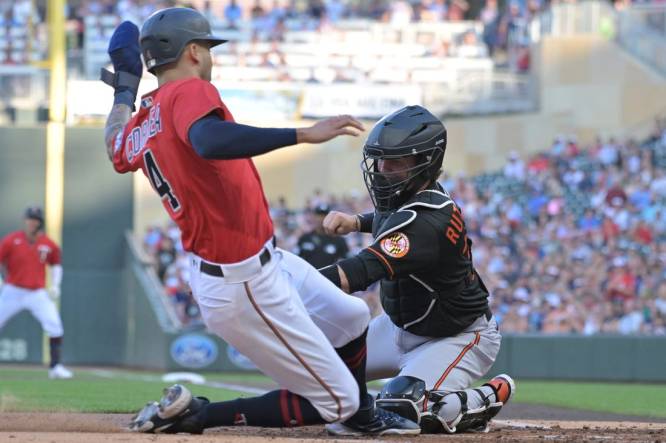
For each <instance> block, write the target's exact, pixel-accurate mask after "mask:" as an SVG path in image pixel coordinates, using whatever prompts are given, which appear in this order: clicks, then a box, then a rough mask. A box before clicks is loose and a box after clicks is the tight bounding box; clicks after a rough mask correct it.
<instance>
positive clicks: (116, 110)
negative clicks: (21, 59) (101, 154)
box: [104, 103, 132, 160]
mask: <svg viewBox="0 0 666 443" xmlns="http://www.w3.org/2000/svg"><path fill="white" fill-rule="evenodd" d="M131 117H132V109H131V108H130V107H129V106H127V105H125V104H122V103H118V104H116V105H113V108H111V112H110V113H109V117H108V118H107V119H106V126H105V128H104V142H105V144H106V154H107V155H108V156H109V160H112V159H113V148H114V145H115V141H116V137H117V136H118V133H119V132H120V131H122V130H123V129H124V128H125V125H126V124H127V122H128V121H129V120H130V118H131Z"/></svg>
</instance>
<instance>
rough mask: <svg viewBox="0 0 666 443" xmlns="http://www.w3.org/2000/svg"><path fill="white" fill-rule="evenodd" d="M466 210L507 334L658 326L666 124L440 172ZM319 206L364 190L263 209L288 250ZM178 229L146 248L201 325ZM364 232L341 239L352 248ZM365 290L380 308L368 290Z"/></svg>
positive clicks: (344, 204) (663, 308)
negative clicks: (641, 138)
mask: <svg viewBox="0 0 666 443" xmlns="http://www.w3.org/2000/svg"><path fill="white" fill-rule="evenodd" d="M441 183H442V185H443V186H444V187H445V189H447V190H448V191H449V192H450V194H451V195H452V197H453V198H454V199H455V200H456V202H457V204H458V205H460V206H461V208H462V211H463V214H464V216H465V220H466V224H467V230H468V235H469V237H470V238H471V239H472V240H473V242H474V246H473V249H472V251H473V254H474V263H475V266H476V267H477V269H478V270H479V273H480V275H481V276H482V278H483V279H484V280H485V283H486V285H487V286H488V288H489V289H490V291H491V306H492V309H493V311H494V313H495V316H496V317H497V319H498V322H499V323H500V326H501V328H502V331H504V332H515V333H543V334H557V333H578V334H588V335H589V334H598V333H619V334H658V335H665V334H666V120H663V121H658V124H657V129H656V130H655V132H654V134H653V136H652V137H651V138H650V139H649V140H648V141H646V142H643V143H640V144H639V143H637V142H635V141H633V140H627V141H624V142H619V141H617V140H615V139H613V138H610V139H607V140H602V139H599V140H597V142H596V143H595V144H593V145H592V146H588V147H585V148H583V147H581V146H579V145H578V143H577V142H576V141H575V139H573V138H566V137H560V138H558V139H556V140H555V141H554V142H553V143H552V145H551V146H550V148H549V149H548V150H547V151H545V152H542V153H539V154H537V155H533V156H531V157H530V158H528V159H526V161H523V160H522V159H521V158H520V156H519V155H517V154H516V153H512V154H511V155H510V156H509V158H508V159H507V162H506V165H505V167H504V168H503V170H502V171H498V172H494V173H489V174H482V175H478V176H475V177H464V176H458V177H455V178H452V177H448V176H446V175H444V176H443V177H442V179H441ZM322 203H325V204H328V205H329V206H330V207H332V208H334V209H337V210H341V211H345V212H349V213H358V212H365V211H368V210H371V209H372V205H371V203H370V201H369V199H368V198H367V196H366V193H365V192H363V193H362V194H358V195H347V196H344V197H336V196H334V195H325V194H324V193H322V192H321V191H315V192H314V193H313V195H312V196H311V197H310V198H309V199H308V201H307V202H306V205H305V208H306V209H305V210H300V211H294V210H292V209H291V208H289V207H288V205H287V203H286V201H285V199H280V200H279V201H277V202H275V204H273V205H272V209H271V212H272V216H273V219H274V221H275V233H276V238H277V239H278V244H279V246H281V247H283V248H285V249H288V250H295V248H296V245H297V241H298V238H299V237H300V236H301V235H302V234H303V233H305V232H308V231H310V230H311V229H312V220H314V217H312V216H311V212H312V211H310V210H309V209H308V208H315V207H317V206H318V205H320V204H322ZM178 239H179V233H178V229H177V228H176V227H175V226H169V227H167V228H166V229H165V228H161V227H152V228H150V229H149V230H148V232H147V233H146V235H145V238H144V241H145V245H146V248H148V251H149V252H151V253H152V254H153V255H154V256H155V257H156V262H157V263H158V267H157V269H158V273H159V275H160V277H161V278H162V279H163V281H164V283H165V287H166V289H167V292H168V293H169V294H170V295H171V296H172V297H173V301H174V304H175V305H176V306H178V312H179V313H180V315H181V318H183V319H184V321H185V323H190V324H191V323H192V322H195V323H196V322H199V320H198V317H197V309H196V303H194V301H193V300H192V299H191V296H190V295H189V291H188V289H187V283H186V281H187V271H186V270H187V263H186V259H185V257H184V255H183V254H182V251H181V250H180V246H179V240H178ZM370 240H371V239H370V236H368V235H362V234H353V235H349V236H348V237H347V241H348V245H349V249H350V252H351V253H354V252H356V251H358V250H359V249H361V248H363V247H364V246H366V245H367V244H368V242H369V241H370ZM363 297H364V298H365V300H366V301H367V302H368V303H369V305H370V306H371V309H372V310H373V312H374V313H377V312H378V311H379V309H381V308H380V306H379V303H378V300H377V292H376V290H372V291H369V292H368V293H367V294H364V295H363Z"/></svg>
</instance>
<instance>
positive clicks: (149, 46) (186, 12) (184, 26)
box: [140, 8, 227, 74]
mask: <svg viewBox="0 0 666 443" xmlns="http://www.w3.org/2000/svg"><path fill="white" fill-rule="evenodd" d="M193 41H205V42H209V43H210V44H211V47H213V46H217V45H220V44H222V43H225V42H226V41H227V40H224V39H222V38H220V37H217V36H214V35H213V34H212V33H211V30H210V24H209V23H208V20H206V17H204V16H203V15H201V13H199V12H198V11H195V10H194V9H190V8H166V9H160V10H159V11H157V12H155V13H154V14H153V15H151V16H150V17H148V20H146V22H145V23H144V24H143V27H142V28H141V37H140V42H141V52H142V53H143V60H144V61H145V63H146V68H147V69H148V71H149V72H150V73H152V74H155V72H154V69H155V68H157V67H159V66H163V65H166V64H168V63H173V62H175V61H177V60H178V58H179V57H180V54H181V53H182V52H183V49H184V48H185V45H187V44H188V43H190V42H193Z"/></svg>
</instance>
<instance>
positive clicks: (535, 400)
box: [512, 380, 666, 417]
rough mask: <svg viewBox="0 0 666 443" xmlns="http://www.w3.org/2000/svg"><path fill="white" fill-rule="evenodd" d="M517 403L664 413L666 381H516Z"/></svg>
mask: <svg viewBox="0 0 666 443" xmlns="http://www.w3.org/2000/svg"><path fill="white" fill-rule="evenodd" d="M516 385H517V386H516V396H515V397H514V398H513V399H512V401H515V402H516V403H527V404H540V405H548V406H559V407H562V408H573V409H585V410H589V411H598V412H613V413H616V414H627V415H641V416H646V417H666V385H664V384H639V383H586V382H560V381H532V380H530V381H520V380H517V381H516Z"/></svg>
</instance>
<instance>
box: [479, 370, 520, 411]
mask: <svg viewBox="0 0 666 443" xmlns="http://www.w3.org/2000/svg"><path fill="white" fill-rule="evenodd" d="M484 386H490V387H491V388H493V390H494V391H495V394H496V397H497V401H498V402H501V403H502V404H507V402H508V401H509V400H510V399H511V397H513V394H514V393H515V392H516V383H515V382H514V381H513V379H512V378H511V377H510V376H508V375H506V374H500V375H496V376H495V377H493V379H492V380H490V381H489V382H488V383H485V384H484Z"/></svg>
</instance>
